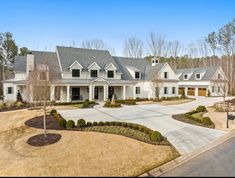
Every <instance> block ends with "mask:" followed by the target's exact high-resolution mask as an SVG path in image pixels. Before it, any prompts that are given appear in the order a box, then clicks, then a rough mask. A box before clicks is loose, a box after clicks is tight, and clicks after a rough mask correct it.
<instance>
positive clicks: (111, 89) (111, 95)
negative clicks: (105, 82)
mask: <svg viewBox="0 0 235 178" xmlns="http://www.w3.org/2000/svg"><path fill="white" fill-rule="evenodd" d="M113 94H114V87H109V99H112V97H113Z"/></svg>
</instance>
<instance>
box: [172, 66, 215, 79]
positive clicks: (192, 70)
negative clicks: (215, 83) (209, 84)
mask: <svg viewBox="0 0 235 178" xmlns="http://www.w3.org/2000/svg"><path fill="white" fill-rule="evenodd" d="M218 69H219V67H218V66H212V67H199V68H186V69H177V70H176V75H179V80H180V81H185V80H183V75H184V74H188V73H192V75H191V76H190V78H189V79H188V80H187V81H210V80H211V79H212V77H213V76H214V74H215V72H216V71H217V70H218ZM203 72H205V74H204V75H203V77H202V79H201V80H196V78H195V74H197V73H203Z"/></svg>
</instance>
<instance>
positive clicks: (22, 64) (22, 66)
mask: <svg viewBox="0 0 235 178" xmlns="http://www.w3.org/2000/svg"><path fill="white" fill-rule="evenodd" d="M26 60H27V58H26V56H16V57H15V61H14V65H13V70H14V71H15V72H26Z"/></svg>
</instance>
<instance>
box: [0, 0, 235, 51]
mask: <svg viewBox="0 0 235 178" xmlns="http://www.w3.org/2000/svg"><path fill="white" fill-rule="evenodd" d="M0 17H1V19H0V32H5V31H10V32H12V33H13V35H14V37H15V39H16V42H17V43H18V45H20V46H27V47H28V48H30V49H33V50H45V49H47V50H49V51H50V50H51V51H54V49H55V46H56V45H65V46H69V45H71V44H72V41H74V42H75V44H76V46H80V44H81V42H82V41H83V40H86V39H88V40H89V39H93V38H99V39H102V40H103V41H104V42H105V43H107V44H109V45H110V46H112V47H113V48H115V51H116V54H117V55H122V51H123V45H124V41H125V39H126V38H129V37H132V36H137V37H139V38H140V39H142V40H143V41H144V42H146V39H147V36H148V33H149V32H150V31H154V32H156V33H161V34H163V35H165V37H166V40H169V41H173V40H178V41H180V42H181V43H182V44H183V45H185V46H186V45H188V44H189V43H192V42H196V41H197V40H199V39H202V38H203V37H204V36H205V35H207V34H208V33H209V32H211V31H216V30H218V29H219V28H220V27H222V26H223V25H224V24H226V23H227V22H229V21H230V20H232V18H234V17H235V1H233V0H83V1H82V0H0Z"/></svg>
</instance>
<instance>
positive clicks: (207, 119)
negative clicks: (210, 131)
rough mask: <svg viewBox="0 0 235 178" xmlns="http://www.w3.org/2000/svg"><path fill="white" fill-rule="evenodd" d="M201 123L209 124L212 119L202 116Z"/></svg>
mask: <svg viewBox="0 0 235 178" xmlns="http://www.w3.org/2000/svg"><path fill="white" fill-rule="evenodd" d="M202 123H203V124H205V125H211V124H212V121H211V119H210V118H209V117H203V118H202Z"/></svg>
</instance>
